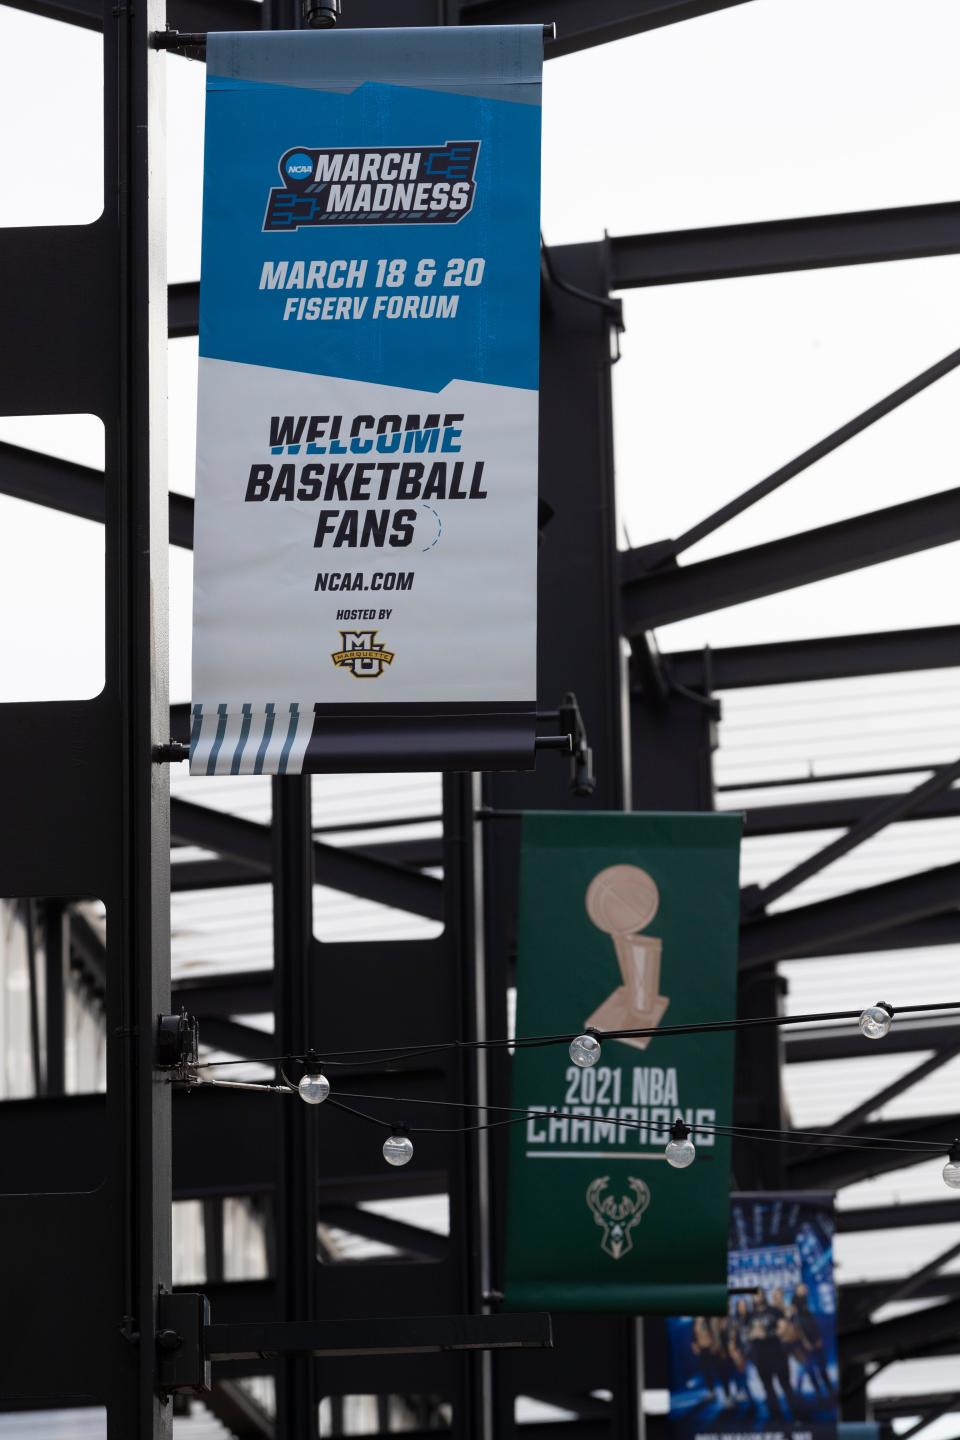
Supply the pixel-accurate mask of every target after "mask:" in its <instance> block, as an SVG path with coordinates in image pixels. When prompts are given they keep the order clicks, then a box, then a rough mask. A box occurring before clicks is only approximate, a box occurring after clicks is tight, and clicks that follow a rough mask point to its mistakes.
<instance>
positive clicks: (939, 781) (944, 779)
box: [746, 760, 960, 913]
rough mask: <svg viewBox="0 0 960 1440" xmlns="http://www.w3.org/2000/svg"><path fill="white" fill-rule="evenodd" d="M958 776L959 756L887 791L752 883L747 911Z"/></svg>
mask: <svg viewBox="0 0 960 1440" xmlns="http://www.w3.org/2000/svg"><path fill="white" fill-rule="evenodd" d="M958 776H960V760H954V761H953V763H952V764H950V765H943V766H941V767H939V768H938V769H936V770H935V771H934V772H933V774H932V775H929V776H928V777H927V779H926V780H921V782H920V784H919V785H916V786H914V788H913V789H912V790H905V791H902V792H901V793H900V794H899V795H888V796H885V797H884V798H883V799H882V800H878V801H877V802H876V803H875V804H873V805H871V806H870V807H869V808H868V809H867V810H866V812H865V813H864V814H862V815H861V816H860V817H859V819H858V820H857V821H856V822H855V823H854V824H853V825H851V826H850V828H849V829H848V830H847V831H846V832H845V833H844V834H843V835H838V836H837V838H836V839H835V840H831V841H830V842H829V843H828V844H826V845H824V846H823V847H822V848H821V849H820V850H817V851H816V852H815V853H814V854H813V855H808V856H807V858H806V859H805V860H801V861H800V862H799V864H797V865H793V866H791V868H790V869H789V870H787V871H786V872H785V873H784V874H782V875H779V876H778V877H777V878H776V879H775V880H771V881H769V882H768V884H766V885H761V886H757V887H752V888H751V890H750V892H749V900H748V901H747V907H746V908H747V910H748V911H749V912H751V913H752V912H754V911H761V910H764V909H766V907H767V905H768V904H770V903H771V902H772V901H774V900H779V899H780V897H781V896H782V895H787V894H789V893H790V891H791V890H795V889H796V888H797V886H798V885H800V884H802V883H803V881H804V880H809V879H810V877H811V876H812V875H818V874H819V873H820V871H821V870H825V869H826V868H827V867H828V866H829V865H832V864H833V863H834V861H836V860H839V859H841V858H842V857H843V856H844V855H848V854H849V853H850V851H851V850H855V849H856V848H857V846H858V845H862V844H863V843H864V842H865V841H866V840H870V839H872V838H873V836H874V835H879V833H880V832H881V830H885V829H886V828H887V826H888V825H892V824H894V823H895V822H896V821H898V820H902V819H904V818H905V817H907V816H912V815H913V814H914V813H915V812H916V809H917V807H918V806H923V805H925V804H926V803H927V801H929V800H933V799H934V798H935V797H937V796H939V795H942V794H943V792H944V791H945V790H948V789H949V788H950V786H951V785H952V784H953V782H954V781H955V780H956V779H957V778H958Z"/></svg>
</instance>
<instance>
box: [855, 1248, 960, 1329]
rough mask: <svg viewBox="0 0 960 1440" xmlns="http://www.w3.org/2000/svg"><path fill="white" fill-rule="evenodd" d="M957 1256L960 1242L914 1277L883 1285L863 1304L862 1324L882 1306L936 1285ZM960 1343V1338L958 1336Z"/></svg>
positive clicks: (959, 1252)
mask: <svg viewBox="0 0 960 1440" xmlns="http://www.w3.org/2000/svg"><path fill="white" fill-rule="evenodd" d="M956 1255H960V1240H958V1241H956V1242H955V1243H954V1244H953V1245H948V1246H947V1248H946V1250H941V1251H940V1253H939V1254H938V1255H935V1256H934V1257H933V1259H932V1260H928V1261H927V1263H926V1264H925V1265H921V1266H920V1268H919V1269H918V1270H915V1271H914V1272H913V1274H912V1275H907V1276H906V1277H905V1278H904V1279H902V1280H890V1281H888V1282H887V1283H886V1284H885V1285H882V1286H881V1287H880V1291H879V1293H878V1294H875V1295H873V1296H872V1297H871V1299H870V1300H869V1301H867V1302H866V1303H864V1304H863V1306H862V1309H861V1314H860V1323H861V1324H862V1322H863V1318H864V1316H865V1315H868V1314H872V1312H873V1311H875V1310H879V1309H880V1308H881V1306H883V1305H893V1304H895V1302H896V1301H898V1300H909V1299H911V1297H913V1296H916V1295H918V1294H919V1292H920V1291H921V1290H923V1288H924V1286H925V1285H927V1284H928V1282H929V1283H936V1277H937V1276H938V1275H939V1274H940V1273H941V1271H942V1270H943V1267H944V1265H946V1264H948V1262H949V1261H951V1260H952V1259H954V1257H955V1256H956ZM844 1328H845V1329H851V1330H852V1329H855V1328H858V1327H854V1326H849V1327H844ZM958 1341H960V1336H958Z"/></svg>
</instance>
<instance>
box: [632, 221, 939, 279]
mask: <svg viewBox="0 0 960 1440" xmlns="http://www.w3.org/2000/svg"><path fill="white" fill-rule="evenodd" d="M958 252H960V202H957V201H950V202H948V203H946V204H941V205H908V206H903V207H899V208H896V209H889V210H861V211H854V212H853V213H851V214H846V215H811V216H804V217H802V218H799V219H795V220H765V221H760V222H759V223H757V224H750V225H718V226H713V227H711V228H708V229H703V230H672V231H665V232H663V233H661V234H655V235H618V236H614V237H613V239H611V241H610V257H611V258H610V263H611V269H612V280H611V289H613V290H628V289H632V288H634V287H637V286H644V285H677V284H686V283H688V282H690V281H692V280H728V279H731V278H733V277H734V276H738V275H771V274H777V273H782V272H783V271H787V270H820V269H823V268H825V267H827V266H831V265H868V264H871V263H872V262H874V261H885V260H916V259H918V258H920V257H921V256H927V255H955V254H957V253H958Z"/></svg>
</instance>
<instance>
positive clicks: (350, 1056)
mask: <svg viewBox="0 0 960 1440" xmlns="http://www.w3.org/2000/svg"><path fill="white" fill-rule="evenodd" d="M867 1008H869V1007H867ZM942 1010H960V1001H957V1000H945V1001H940V1002H938V1003H936V1004H932V1005H901V1006H898V1007H897V1008H896V1009H895V1010H894V1015H895V1016H896V1015H915V1014H919V1013H921V1012H922V1013H931V1014H933V1013H935V1012H937V1011H942ZM862 1013H863V1011H862V1010H827V1011H821V1012H818V1013H815V1014H809V1015H761V1016H756V1017H751V1018H748V1019H739V1020H704V1021H699V1022H697V1023H696V1024H690V1025H659V1026H658V1025H650V1026H646V1027H644V1028H642V1029H641V1028H635V1029H632V1030H596V1029H593V1030H591V1031H590V1032H589V1033H590V1034H593V1035H595V1036H596V1038H597V1039H598V1040H599V1041H600V1042H601V1043H602V1042H603V1041H604V1040H634V1039H637V1040H639V1039H652V1038H654V1037H658V1036H664V1035H706V1034H710V1033H714V1032H716V1033H723V1032H726V1031H730V1030H745V1029H749V1028H751V1027H753V1026H758V1025H775V1026H780V1025H808V1024H813V1023H815V1022H818V1021H828V1020H856V1019H859V1017H860V1015H861V1014H862ZM579 1033H581V1032H579V1031H578V1032H573V1033H569V1032H568V1033H566V1034H563V1035H518V1036H515V1037H514V1038H513V1039H509V1038H497V1039H495V1040H445V1041H437V1042H434V1043H433V1044H428V1045H413V1046H410V1047H409V1048H408V1049H406V1050H403V1051H399V1052H393V1053H390V1052H389V1049H388V1047H387V1046H378V1047H375V1048H372V1049H357V1050H334V1051H332V1052H328V1053H327V1054H321V1053H319V1052H317V1053H316V1055H311V1054H304V1055H291V1054H287V1055H267V1056H259V1057H257V1058H256V1060H205V1061H203V1062H201V1066H200V1067H198V1068H203V1069H206V1068H209V1067H211V1066H215V1065H216V1066H220V1065H250V1064H261V1065H263V1064H270V1063H273V1064H279V1063H281V1062H286V1061H288V1060H296V1061H299V1062H300V1063H306V1062H307V1061H308V1060H314V1059H315V1061H316V1063H317V1064H318V1065H359V1064H364V1063H367V1064H377V1065H387V1064H392V1063H393V1062H395V1061H398V1060H413V1059H422V1058H423V1057H424V1056H427V1055H439V1054H445V1053H447V1052H449V1051H451V1050H493V1049H499V1048H507V1049H514V1050H524V1049H538V1048H542V1047H545V1046H547V1045H569V1044H570V1042H571V1041H572V1040H575V1039H576V1038H577V1035H578V1034H579ZM365 1056H370V1057H371V1058H370V1060H368V1061H365V1060H364V1057H365Z"/></svg>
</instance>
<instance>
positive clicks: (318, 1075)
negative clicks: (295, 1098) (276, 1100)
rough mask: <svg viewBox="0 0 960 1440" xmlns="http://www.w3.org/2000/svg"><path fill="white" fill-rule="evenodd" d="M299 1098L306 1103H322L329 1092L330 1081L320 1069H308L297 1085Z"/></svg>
mask: <svg viewBox="0 0 960 1440" xmlns="http://www.w3.org/2000/svg"><path fill="white" fill-rule="evenodd" d="M297 1093H298V1094H299V1096H300V1099H301V1100H305V1101H306V1103H307V1104H308V1105H322V1104H323V1102H324V1100H326V1098H327V1096H328V1095H329V1094H330V1081H329V1080H328V1079H327V1077H326V1075H324V1074H323V1072H322V1071H320V1070H308V1071H307V1073H306V1075H304V1076H303V1078H302V1079H301V1081H300V1083H299V1084H298V1086H297Z"/></svg>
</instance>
